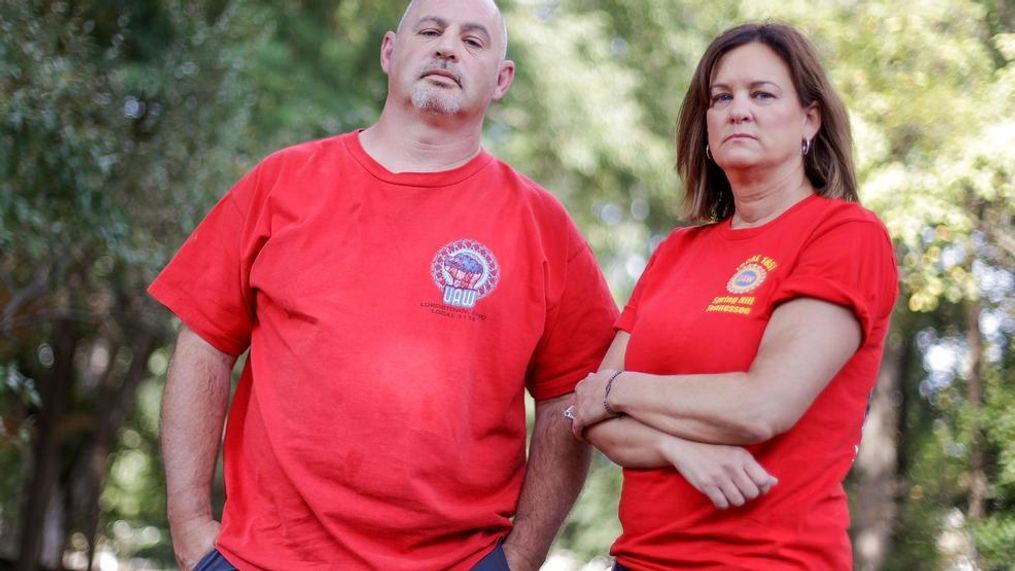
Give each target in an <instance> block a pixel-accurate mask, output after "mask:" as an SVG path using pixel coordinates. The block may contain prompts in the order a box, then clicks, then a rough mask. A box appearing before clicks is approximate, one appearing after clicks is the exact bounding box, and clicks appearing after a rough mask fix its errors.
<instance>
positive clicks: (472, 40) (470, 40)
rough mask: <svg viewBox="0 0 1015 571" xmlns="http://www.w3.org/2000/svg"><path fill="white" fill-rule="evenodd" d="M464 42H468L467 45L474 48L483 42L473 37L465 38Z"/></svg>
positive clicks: (479, 46)
mask: <svg viewBox="0 0 1015 571" xmlns="http://www.w3.org/2000/svg"><path fill="white" fill-rule="evenodd" d="M465 43H466V44H468V45H469V46H472V47H474V48H481V47H483V42H481V41H479V40H477V39H475V38H465Z"/></svg>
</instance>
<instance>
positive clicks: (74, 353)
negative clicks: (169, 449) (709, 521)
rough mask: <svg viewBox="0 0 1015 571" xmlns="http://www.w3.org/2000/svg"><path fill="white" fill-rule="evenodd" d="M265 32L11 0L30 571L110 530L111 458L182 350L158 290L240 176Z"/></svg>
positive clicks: (5, 109)
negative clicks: (190, 235) (156, 298)
mask: <svg viewBox="0 0 1015 571" xmlns="http://www.w3.org/2000/svg"><path fill="white" fill-rule="evenodd" d="M261 25H263V22H261V21H259V19H258V18H256V17H255V16H254V15H252V14H250V13H249V12H246V11H244V13H241V12H240V10H238V7H237V6H233V5H231V6H228V7H225V8H223V7H221V6H215V5H212V4H209V3H202V2H188V3H186V5H184V4H183V3H166V4H151V3H148V2H136V3H135V2H120V3H117V4H110V3H105V2H97V3H90V2H79V3H74V4H73V5H71V4H68V3H63V2H41V1H37V2H21V1H11V0H3V1H2V2H0V27H2V32H0V93H2V94H3V97H2V99H0V149H2V150H0V304H2V305H0V308H2V312H0V365H2V369H3V371H4V374H5V375H4V376H5V381H6V385H5V389H4V393H3V394H4V396H5V397H6V396H7V395H8V394H11V393H12V392H13V393H16V394H20V395H22V397H21V398H20V399H19V400H18V401H14V402H10V403H9V401H7V399H6V398H5V401H4V408H3V414H4V421H5V423H4V424H5V432H4V433H3V434H4V439H3V440H4V447H3V453H4V454H11V452H10V451H9V443H10V438H9V437H8V436H7V435H8V434H9V433H10V432H11V431H10V430H7V428H8V427H17V428H18V431H19V432H18V434H22V433H27V434H28V436H29V438H30V439H31V441H32V446H31V450H30V451H29V450H28V449H27V448H26V447H18V448H16V450H17V454H16V455H17V461H18V462H19V464H20V465H21V466H22V467H23V469H22V470H18V471H13V472H8V470H7V469H6V468H5V469H4V473H5V474H7V473H20V474H21V475H23V476H25V477H24V478H23V479H22V482H21V483H22V485H23V486H24V492H23V493H17V494H4V496H3V497H2V498H0V506H2V508H0V509H2V512H0V517H2V521H3V523H2V525H0V537H2V539H3V541H2V542H0V544H2V545H4V546H6V547H7V550H6V551H7V555H9V556H13V555H15V554H17V553H20V557H21V559H22V561H21V567H22V568H31V567H32V566H33V565H34V560H35V559H36V558H37V557H38V555H37V554H38V553H42V561H43V563H44V564H45V565H46V566H50V567H52V566H56V565H57V564H58V563H59V561H60V557H61V554H62V552H63V549H64V547H65V545H66V544H67V542H68V540H69V537H70V533H71V532H77V533H80V534H81V535H82V536H83V537H84V538H85V543H86V544H87V543H88V542H89V540H90V539H92V538H93V536H94V535H95V534H96V525H97V522H98V519H97V514H98V509H99V504H98V502H97V499H98V496H99V492H100V490H101V489H102V483H103V481H104V479H105V473H106V465H107V457H109V456H110V453H111V452H112V450H114V449H116V448H118V447H119V442H118V430H119V428H120V426H121V425H122V423H123V422H124V421H125V420H126V419H127V417H128V416H129V415H130V413H131V411H132V410H133V408H134V401H135V394H136V391H137V388H138V386H140V385H141V383H142V382H143V381H144V380H145V379H147V378H149V377H150V376H151V373H150V371H149V360H150V358H151V356H152V355H153V354H154V353H155V352H156V350H158V348H159V347H161V346H163V345H165V344H166V343H167V342H168V341H169V335H168V334H169V331H170V330H169V327H168V326H169V323H168V322H167V320H166V316H165V315H164V314H163V313H162V312H160V311H157V310H156V309H155V308H154V304H153V303H151V302H150V301H149V300H147V299H146V297H145V295H144V288H145V285H146V284H147V282H148V281H150V280H151V278H152V277H153V276H154V274H155V272H156V271H157V269H158V268H159V267H160V266H161V265H162V263H163V262H164V261H165V259H166V258H167V255H168V254H169V252H171V251H172V250H173V249H174V248H175V247H177V245H178V244H179V242H180V241H181V240H182V238H183V237H184V236H186V233H187V232H189V230H190V229H192V228H193V226H194V224H195V222H196V221H197V220H198V219H199V216H201V215H203V212H204V210H205V209H206V208H207V205H208V203H209V198H210V197H211V196H212V195H211V194H210V193H209V189H214V190H213V191H212V192H216V193H217V192H218V189H219V188H221V187H222V186H223V185H224V184H225V181H227V180H230V179H232V178H235V176H237V174H238V172H239V169H238V168H237V167H239V166H240V165H238V164H236V162H237V159H241V158H242V157H240V156H238V153H237V149H240V148H242V145H240V141H242V140H243V134H244V128H245V126H246V123H247V118H248V111H249V108H250V106H251V105H252V101H253V100H252V99H251V98H250V96H249V93H250V82H249V80H247V79H245V78H244V75H243V70H244V67H243V61H244V60H245V59H246V56H247V53H248V52H249V51H250V50H252V49H253V48H255V47H257V45H258V37H259V35H260V32H259V28H260V26H261ZM29 381H31V382H32V383H33V384H34V385H36V386H38V394H39V395H40V396H41V398H39V399H35V398H34V397H32V396H31V395H32V394H33V393H32V391H30V390H28V388H27V387H29ZM24 395H28V397H27V398H26V397H25V396H24ZM16 441H17V440H15V442H16ZM118 454H119V453H118ZM6 459H7V458H5V460H6ZM156 479H157V478H156ZM156 489H157V488H156ZM152 492H153V490H152V489H151V488H149V489H148V490H146V491H145V495H147V496H148V497H155V498H157V497H158V494H153V493H152ZM15 522H19V523H17V524H15ZM17 530H20V534H18V533H16V531H17ZM15 545H19V546H20V549H17V548H14V549H12V547H13V546H15Z"/></svg>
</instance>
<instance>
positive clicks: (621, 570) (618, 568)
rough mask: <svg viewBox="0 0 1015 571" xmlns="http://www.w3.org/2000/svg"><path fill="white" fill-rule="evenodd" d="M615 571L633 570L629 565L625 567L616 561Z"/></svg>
mask: <svg viewBox="0 0 1015 571" xmlns="http://www.w3.org/2000/svg"><path fill="white" fill-rule="evenodd" d="M613 571H631V570H630V569H628V568H627V567H624V566H623V565H621V564H620V563H617V562H614V563H613Z"/></svg>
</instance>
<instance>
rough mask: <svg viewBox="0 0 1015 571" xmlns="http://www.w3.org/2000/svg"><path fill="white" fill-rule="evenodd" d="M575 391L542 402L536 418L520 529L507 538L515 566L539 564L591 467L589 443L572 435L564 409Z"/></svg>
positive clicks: (527, 568)
mask: <svg viewBox="0 0 1015 571" xmlns="http://www.w3.org/2000/svg"><path fill="white" fill-rule="evenodd" d="M571 399H572V397H571V395H565V396H562V397H558V398H555V399H549V400H545V401H537V402H536V422H535V426H534V427H533V431H532V441H531V443H530V444H529V461H528V466H527V468H526V470H525V481H524V482H523V483H522V492H521V496H519V498H518V509H517V510H516V512H515V519H514V529H513V530H512V531H511V533H510V534H509V535H508V536H507V539H505V540H504V553H505V554H506V555H507V559H508V564H509V565H510V566H511V569H512V571H534V570H536V569H539V566H540V565H542V563H543V560H544V559H546V553H547V552H548V551H549V550H550V544H551V543H553V538H554V537H555V536H556V535H557V531H558V530H559V529H560V525H561V524H562V523H563V522H564V518H565V517H567V513H568V511H570V510H571V506H572V505H573V504H574V501H575V498H577V497H578V492H580V491H581V488H582V484H584V483H585V476H586V474H587V473H588V469H589V460H590V458H591V451H590V449H589V446H588V445H587V444H585V443H583V442H579V441H577V440H575V439H574V438H573V437H572V436H571V428H570V426H569V424H568V422H567V419H566V418H564V416H563V412H564V408H565V407H567V405H568V404H569V403H570V402H571Z"/></svg>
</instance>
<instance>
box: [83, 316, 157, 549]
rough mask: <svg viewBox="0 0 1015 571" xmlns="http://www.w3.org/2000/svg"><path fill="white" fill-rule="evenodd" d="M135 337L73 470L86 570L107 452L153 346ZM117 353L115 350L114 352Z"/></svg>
mask: <svg viewBox="0 0 1015 571" xmlns="http://www.w3.org/2000/svg"><path fill="white" fill-rule="evenodd" d="M138 336H139V337H138V338H137V339H136V340H135V342H134V343H133V345H132V346H131V348H130V350H131V361H130V367H129V368H128V369H127V372H126V373H125V374H124V376H123V379H122V380H121V381H120V382H109V383H107V384H106V385H105V386H103V387H102V388H101V389H100V393H99V398H98V399H97V402H98V403H100V405H99V409H101V410H96V413H95V421H96V423H95V424H96V430H95V438H94V442H93V445H92V447H91V450H89V452H88V453H87V454H85V455H83V457H82V459H81V462H80V464H79V466H78V468H77V469H76V470H75V473H76V474H78V476H77V478H76V479H77V482H75V484H76V485H77V489H78V490H79V492H78V494H79V497H78V498H77V501H76V502H75V503H76V504H77V509H78V510H79V513H81V514H83V518H82V521H83V524H84V530H83V531H84V532H85V533H86V534H87V537H88V567H87V568H88V569H90V568H91V566H92V562H93V559H94V557H95V547H96V545H95V544H96V539H97V537H98V532H99V524H100V511H99V496H100V495H101V494H102V485H103V482H104V481H105V479H106V474H107V473H108V472H109V455H110V454H111V453H112V452H113V450H114V449H115V447H116V437H117V433H118V432H119V430H120V427H121V426H123V423H124V421H125V420H126V419H127V417H128V416H129V415H130V413H131V410H132V409H133V407H134V404H135V402H136V400H137V398H136V397H137V389H138V386H139V385H140V384H141V380H142V379H143V378H144V374H145V371H146V370H147V366H148V358H149V357H150V356H151V354H152V351H154V349H155V342H154V339H153V338H152V336H151V335H149V334H144V333H141V334H138ZM116 353H117V352H116V351H114V352H113V355H114V356H115V355H116ZM114 359H115V357H114ZM112 363H113V360H111V361H110V366H113V365H112ZM104 405H108V406H104Z"/></svg>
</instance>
